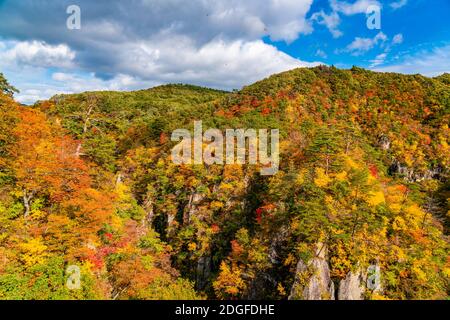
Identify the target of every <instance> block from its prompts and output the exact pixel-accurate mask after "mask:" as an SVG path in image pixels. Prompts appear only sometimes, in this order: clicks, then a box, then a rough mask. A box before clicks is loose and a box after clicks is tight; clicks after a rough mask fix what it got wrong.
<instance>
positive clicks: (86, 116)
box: [75, 99, 95, 157]
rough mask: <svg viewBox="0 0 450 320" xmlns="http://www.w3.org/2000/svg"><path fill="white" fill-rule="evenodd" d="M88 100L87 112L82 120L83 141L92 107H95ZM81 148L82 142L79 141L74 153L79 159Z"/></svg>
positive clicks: (92, 100) (92, 101)
mask: <svg viewBox="0 0 450 320" xmlns="http://www.w3.org/2000/svg"><path fill="white" fill-rule="evenodd" d="M89 100H90V101H89V102H88V104H89V106H88V110H87V111H86V114H85V116H84V120H83V134H82V139H84V136H85V135H86V132H87V129H88V125H89V121H90V120H91V118H90V115H91V113H92V110H94V106H95V102H94V99H89ZM81 147H82V142H81V141H80V142H79V143H78V146H77V150H76V151H75V155H76V156H77V157H80V155H81Z"/></svg>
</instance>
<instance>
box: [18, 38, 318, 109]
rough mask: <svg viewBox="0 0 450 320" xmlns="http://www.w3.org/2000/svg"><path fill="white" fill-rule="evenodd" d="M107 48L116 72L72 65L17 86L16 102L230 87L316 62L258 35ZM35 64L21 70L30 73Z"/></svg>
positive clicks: (150, 42) (164, 40) (176, 40)
mask: <svg viewBox="0 0 450 320" xmlns="http://www.w3.org/2000/svg"><path fill="white" fill-rule="evenodd" d="M117 45H120V44H117ZM110 49H111V51H113V52H117V57H116V60H115V61H116V63H117V65H114V66H113V68H114V70H116V72H117V73H116V75H115V76H113V77H112V78H111V79H106V80H105V79H101V78H99V77H98V76H96V75H95V74H94V73H88V74H85V73H79V72H77V71H76V70H77V69H76V68H74V69H72V71H70V70H71V69H68V71H66V72H60V71H58V72H54V73H53V74H52V76H51V79H49V80H46V82H47V83H46V85H45V86H44V87H41V86H40V85H39V84H33V83H31V82H30V83H26V84H25V85H23V86H19V89H20V90H21V93H20V94H18V95H17V99H18V101H20V102H22V103H28V104H30V103H33V102H34V101H35V100H41V99H44V98H45V99H47V98H49V97H50V96H52V95H54V94H56V93H76V92H83V91H96V90H137V89H144V88H149V87H153V86H155V85H160V84H164V83H173V82H177V83H178V82H184V83H191V84H197V85H203V86H208V87H214V88H221V89H234V88H240V87H242V86H243V85H247V84H251V83H253V82H255V81H257V80H260V79H262V78H265V77H267V76H269V75H271V74H274V73H278V72H282V71H286V70H289V69H293V68H298V67H306V66H315V65H318V64H320V63H319V62H313V63H308V62H303V61H300V60H298V59H295V58H292V57H291V56H289V55H287V54H285V53H283V52H281V51H279V50H277V48H275V47H274V46H271V45H268V44H266V43H264V42H263V41H262V40H256V41H244V40H235V41H227V40H223V39H220V38H218V39H213V40H212V41H211V42H209V43H207V44H205V45H204V46H201V47H200V48H197V47H196V46H195V43H194V42H193V40H192V39H190V38H189V37H182V36H177V37H167V38H163V37H162V38H161V39H154V40H149V41H146V42H136V43H129V44H127V46H126V47H125V48H122V51H120V50H117V51H116V50H115V49H116V48H115V47H114V46H112V47H111V48H110ZM35 69H36V68H34V69H33V68H31V69H29V70H27V73H28V74H33V73H36V71H35ZM12 72H14V71H12ZM41 76H43V75H41ZM30 90H32V91H30ZM36 90H37V91H36Z"/></svg>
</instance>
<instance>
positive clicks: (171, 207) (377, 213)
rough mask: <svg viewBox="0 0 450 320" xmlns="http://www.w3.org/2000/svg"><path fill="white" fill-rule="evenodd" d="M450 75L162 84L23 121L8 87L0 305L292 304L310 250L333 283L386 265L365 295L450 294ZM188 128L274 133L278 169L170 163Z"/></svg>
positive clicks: (330, 73) (1, 123) (91, 96)
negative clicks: (265, 172) (72, 273)
mask: <svg viewBox="0 0 450 320" xmlns="http://www.w3.org/2000/svg"><path fill="white" fill-rule="evenodd" d="M447 78H448V75H443V76H441V77H438V78H434V79H430V78H426V77H423V76H419V75H414V76H405V75H399V74H384V73H374V72H370V71H366V70H363V69H360V68H356V67H354V68H353V69H351V70H338V69H336V68H334V67H331V68H330V67H323V66H322V67H317V68H311V69H306V68H302V69H296V70H292V71H289V72H286V73H282V74H278V75H274V76H272V77H270V78H268V79H265V80H263V81H260V82H258V83H255V84H253V85H251V86H248V87H245V88H244V89H243V90H241V91H237V92H232V93H228V92H222V91H217V90H212V89H205V88H199V87H195V86H187V85H166V86H161V87H156V88H153V89H149V90H141V91H136V92H86V93H82V94H75V95H58V96H55V97H53V98H52V99H50V100H48V101H43V102H39V103H37V104H36V105H34V106H33V107H23V106H20V105H18V104H17V103H16V102H14V101H13V100H12V98H11V94H12V91H13V89H12V88H11V87H9V85H8V84H7V82H6V80H2V79H4V78H3V77H1V78H0V84H1V85H2V89H1V90H2V92H1V93H0V119H1V120H0V298H5V299H58V298H63V299H89V298H100V299H202V298H219V299H248V298H255V299H258V298H266V299H267V298H273V299H286V298H287V297H288V296H289V294H290V291H291V288H292V287H293V286H294V282H295V285H298V286H302V285H305V284H306V283H307V281H308V278H309V277H311V276H312V274H310V273H307V272H305V273H302V274H299V272H298V265H300V262H302V261H303V262H304V263H305V264H307V263H308V261H312V259H313V258H314V257H315V255H316V253H315V248H316V247H317V244H318V243H323V244H326V246H327V248H328V254H327V263H328V264H329V272H330V277H331V279H332V281H334V283H336V285H337V284H339V283H340V281H342V280H343V279H345V278H346V277H347V275H349V274H350V273H351V272H356V271H357V270H358V269H364V268H367V267H368V266H369V265H372V264H374V263H376V264H377V265H378V266H379V267H380V269H381V276H382V280H381V281H382V289H381V290H376V291H366V292H365V298H367V299H421V298H423V299H440V298H445V297H447V296H448V281H449V276H450V265H449V259H448V217H449V215H448V204H449V199H450V194H449V189H448V187H449V185H448V167H449V160H450V158H449V154H450V153H449V147H448V143H449V134H450V132H449V129H448V123H449V117H450V116H449V111H450V108H449V107H450V87H449V83H448V81H447V80H446V79H447ZM4 88H5V89H4ZM194 120H202V121H203V127H204V128H219V129H222V130H225V129H227V128H255V129H258V128H268V129H270V128H277V129H280V132H281V138H280V141H281V144H280V157H281V163H280V171H279V172H278V173H277V174H276V175H274V176H261V175H260V174H259V170H258V168H257V166H251V165H220V166H219V165H211V166H202V165H182V166H177V165H175V164H174V163H173V162H172V161H171V159H170V150H171V148H172V147H173V146H174V143H173V142H171V141H170V135H171V133H172V132H173V131H174V130H175V129H178V128H187V129H192V128H193V122H194ZM70 265H75V266H78V267H79V268H80V270H81V289H79V290H71V289H70V288H68V287H67V286H66V282H67V280H68V276H69V275H68V274H67V271H66V270H67V267H68V266H70ZM300 273H301V272H300ZM328 298H329V297H328Z"/></svg>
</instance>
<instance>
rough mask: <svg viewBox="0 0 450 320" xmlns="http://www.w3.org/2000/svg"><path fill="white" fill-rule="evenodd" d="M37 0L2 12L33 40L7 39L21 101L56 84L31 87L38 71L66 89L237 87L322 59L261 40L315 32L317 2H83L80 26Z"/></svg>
mask: <svg viewBox="0 0 450 320" xmlns="http://www.w3.org/2000/svg"><path fill="white" fill-rule="evenodd" d="M31 2H32V0H23V1H14V2H11V3H9V4H8V6H5V7H4V8H2V10H0V21H2V23H1V24H0V34H2V36H3V37H4V38H11V39H14V38H21V39H29V40H28V41H27V40H24V41H22V42H14V43H13V44H11V43H6V42H4V43H5V44H6V47H3V48H2V47H1V45H2V42H1V41H0V67H2V68H3V70H5V67H4V66H2V65H3V64H6V65H7V71H8V74H9V75H13V76H12V78H10V79H12V80H14V84H15V85H16V86H17V87H18V88H19V89H21V90H22V93H21V95H19V97H20V99H25V100H27V101H30V100H31V99H32V97H37V96H45V95H47V94H48V93H50V92H51V90H50V89H49V88H47V87H45V88H41V87H39V88H38V89H37V90H39V92H40V94H37V92H35V91H29V90H33V89H34V88H33V87H32V86H31V84H32V82H33V81H36V79H37V76H35V74H40V75H41V79H42V78H43V79H44V80H41V81H45V82H46V84H47V85H48V86H49V87H50V88H53V89H54V91H58V92H60V91H67V92H78V91H82V90H98V89H102V90H103V89H108V90H109V89H116V88H117V89H123V90H129V89H134V88H145V87H149V86H152V85H155V84H162V83H168V82H185V83H191V84H197V85H203V86H211V87H215V88H223V89H232V88H240V87H242V86H243V85H247V84H250V83H252V82H254V81H256V80H259V79H261V78H263V77H266V76H268V75H270V74H273V73H276V72H281V71H285V70H289V69H292V68H296V67H301V66H312V65H317V64H318V63H308V62H303V61H300V60H298V59H295V58H293V57H291V56H289V55H287V54H285V53H283V52H281V51H279V50H278V49H277V48H276V47H274V46H271V45H268V44H266V43H264V42H263V41H262V40H261V38H262V37H264V36H268V37H270V38H271V39H272V40H274V41H285V42H291V41H294V40H296V39H298V38H299V37H300V36H301V35H305V34H309V33H311V32H312V31H313V28H312V25H311V21H309V20H307V19H306V15H307V14H308V12H309V10H310V8H311V5H312V2H313V0H267V1H265V2H264V4H262V3H261V1H260V0H246V1H240V0H215V1H205V0H191V1H189V2H186V1H183V0H170V1H169V0H129V1H128V2H127V3H124V2H123V1H113V2H111V3H109V4H108V5H107V6H105V4H104V3H103V2H101V1H90V0H78V1H77V4H78V5H79V6H80V7H81V9H82V23H81V30H75V31H72V30H67V28H66V25H65V23H61V21H60V20H61V19H60V18H61V14H63V13H64V11H63V13H61V5H60V4H57V3H56V2H55V3H53V2H48V3H46V5H43V6H31V5H30V3H31ZM99 13H101V14H99ZM17 21H20V24H17ZM37 26H38V27H37ZM36 39H38V40H36ZM5 57H7V60H8V63H6V59H5ZM2 60H3V61H2ZM2 62H4V63H2ZM50 67H51V68H55V69H56V73H55V74H54V75H53V76H52V77H49V76H48V70H45V68H50ZM25 68H27V70H25ZM33 68H34V69H33ZM18 74H20V75H21V76H18ZM69 76H70V77H69ZM38 81H39V80H38ZM36 86H37V85H36ZM49 90H50V91H49ZM52 92H53V91H52ZM23 101H24V100H23Z"/></svg>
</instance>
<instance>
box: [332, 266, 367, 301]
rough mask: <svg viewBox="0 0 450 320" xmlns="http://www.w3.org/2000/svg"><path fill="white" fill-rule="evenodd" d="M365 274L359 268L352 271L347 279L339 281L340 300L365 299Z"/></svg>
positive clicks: (338, 296)
mask: <svg viewBox="0 0 450 320" xmlns="http://www.w3.org/2000/svg"><path fill="white" fill-rule="evenodd" d="M364 278H365V276H364V275H363V273H362V272H361V271H360V270H358V271H356V272H352V271H350V272H349V273H348V274H347V276H346V277H345V279H343V280H341V281H340V282H339V289H338V295H337V298H338V300H364V292H365V290H366V288H365V284H364V283H365V279H364Z"/></svg>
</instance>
